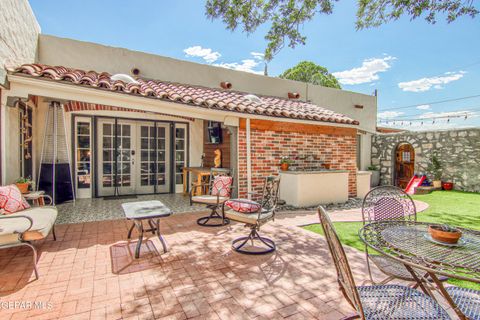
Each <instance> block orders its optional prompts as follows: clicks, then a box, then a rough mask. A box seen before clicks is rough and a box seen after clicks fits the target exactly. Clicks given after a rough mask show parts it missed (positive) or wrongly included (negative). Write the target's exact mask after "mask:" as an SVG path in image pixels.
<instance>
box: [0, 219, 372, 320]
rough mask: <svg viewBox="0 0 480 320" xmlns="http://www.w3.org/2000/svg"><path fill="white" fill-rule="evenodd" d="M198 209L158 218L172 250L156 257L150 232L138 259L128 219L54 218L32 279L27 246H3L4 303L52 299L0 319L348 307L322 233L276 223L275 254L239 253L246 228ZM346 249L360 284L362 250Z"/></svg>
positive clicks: (295, 312) (333, 315) (265, 313)
mask: <svg viewBox="0 0 480 320" xmlns="http://www.w3.org/2000/svg"><path fill="white" fill-rule="evenodd" d="M198 216H199V214H181V215H176V216H172V217H169V218H166V219H163V220H162V227H163V229H162V232H163V234H164V235H165V238H166V240H167V243H168V247H169V252H168V253H161V254H159V253H158V252H161V245H160V242H159V241H158V239H155V238H154V237H151V238H150V240H149V241H148V242H146V243H145V244H144V245H143V247H142V253H141V257H140V259H138V260H135V259H133V258H132V256H133V250H134V245H135V243H134V242H133V243H130V245H129V244H128V242H127V241H126V240H127V239H126V235H127V230H128V225H127V223H126V221H123V220H114V221H102V222H89V223H81V224H69V225H58V226H57V241H53V239H52V238H51V236H50V237H49V238H48V239H47V240H45V241H42V242H39V243H37V244H36V246H37V247H38V248H39V257H40V258H39V262H38V267H39V272H40V279H39V280H36V281H35V280H34V275H33V269H32V263H31V262H32V261H31V259H32V254H31V251H30V250H29V249H27V248H11V249H4V250H0V301H1V302H14V301H32V302H33V301H36V302H45V303H47V302H48V303H50V304H51V308H47V309H34V308H29V309H28V308H27V309H20V308H13V309H9V308H1V310H0V319H26V318H27V317H28V318H29V319H82V320H83V319H186V318H192V319H284V318H287V319H311V318H317V319H338V318H341V317H343V316H344V315H345V314H348V313H350V312H351V310H352V309H351V308H350V306H349V305H348V304H347V303H346V301H345V300H344V299H343V297H342V295H341V293H340V292H339V291H338V287H337V284H336V275H335V270H334V268H333V266H332V263H331V260H330V257H329V254H328V251H327V247H326V243H325V242H324V240H323V238H322V237H320V236H318V235H316V234H314V233H310V232H308V231H305V230H302V229H300V228H297V227H294V226H285V225H284V224H283V225H282V224H281V223H278V222H274V223H270V224H269V225H267V226H265V228H264V230H262V232H263V233H264V235H267V236H269V237H271V238H272V239H274V240H275V241H276V243H277V246H278V250H277V251H276V253H274V254H270V255H265V256H248V255H241V254H238V253H236V252H234V251H232V250H231V247H230V245H231V241H232V239H233V238H235V237H236V236H239V235H245V234H246V233H247V232H248V231H247V230H246V229H245V228H244V227H243V225H240V224H232V225H230V226H226V227H221V228H205V227H199V226H197V225H196V222H195V221H196V218H197V217H198ZM155 248H157V249H158V252H157V250H156V249H155ZM347 252H348V253H349V257H350V263H351V265H352V268H353V269H354V270H355V273H356V275H357V276H358V278H359V279H360V280H359V281H358V284H361V279H363V280H364V279H366V276H365V264H364V258H363V254H361V253H358V252H356V251H353V250H348V249H347Z"/></svg>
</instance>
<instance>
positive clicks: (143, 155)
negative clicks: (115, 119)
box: [136, 122, 171, 193]
mask: <svg viewBox="0 0 480 320" xmlns="http://www.w3.org/2000/svg"><path fill="white" fill-rule="evenodd" d="M137 137H138V139H137V142H138V146H139V148H137V150H138V149H139V150H138V157H137V158H138V161H139V165H138V166H137V172H136V175H137V177H139V179H137V183H136V193H154V192H159V193H166V192H169V191H170V175H171V174H170V124H169V123H158V122H157V123H153V122H139V123H137ZM155 181H157V184H156V190H155Z"/></svg>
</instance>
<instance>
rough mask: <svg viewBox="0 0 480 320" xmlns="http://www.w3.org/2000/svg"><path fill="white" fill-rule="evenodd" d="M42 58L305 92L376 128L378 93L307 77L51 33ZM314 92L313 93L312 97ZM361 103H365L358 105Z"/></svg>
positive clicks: (270, 91) (251, 88) (257, 90)
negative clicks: (291, 77)
mask: <svg viewBox="0 0 480 320" xmlns="http://www.w3.org/2000/svg"><path fill="white" fill-rule="evenodd" d="M38 61H39V62H40V63H44V64H50V65H63V66H68V67H75V68H80V69H85V70H95V71H107V72H110V73H112V74H115V73H127V74H129V73H130V70H131V69H132V68H133V67H136V68H139V69H140V71H141V74H140V75H141V76H142V77H145V78H152V79H160V80H166V81H172V82H180V83H188V84H194V85H201V86H206V87H212V88H218V87H219V83H220V82H221V81H229V82H231V83H232V84H233V89H234V90H239V91H244V92H251V93H254V94H263V95H273V96H279V97H284V98H286V97H287V94H288V92H299V93H300V94H301V98H302V99H308V100H311V101H312V102H313V103H315V104H317V105H319V106H322V107H325V108H328V109H330V110H334V111H337V112H340V113H343V114H346V115H348V116H350V117H352V118H354V119H356V120H358V121H360V129H364V130H367V131H375V124H376V98H375V97H374V96H369V95H364V94H359V93H354V92H349V91H345V90H338V89H332V88H325V87H322V86H314V85H308V86H307V85H306V84H305V83H301V82H297V81H290V80H283V79H279V78H276V77H265V76H262V75H256V74H252V73H247V72H240V71H234V70H229V69H225V68H220V67H213V66H209V65H204V64H198V63H193V62H188V61H183V60H178V59H172V58H168V57H162V56H157V55H152V54H148V53H143V52H138V51H132V50H127V49H123V48H115V47H108V46H104V45H100V44H95V43H90V42H83V41H77V40H71V39H65V38H58V37H54V36H49V35H40V38H39V54H38ZM307 93H308V97H307ZM355 104H360V105H363V106H364V108H363V109H356V108H355V107H354V105H355Z"/></svg>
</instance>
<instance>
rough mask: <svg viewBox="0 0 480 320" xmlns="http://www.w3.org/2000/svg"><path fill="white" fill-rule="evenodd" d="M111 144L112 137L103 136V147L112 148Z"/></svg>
mask: <svg viewBox="0 0 480 320" xmlns="http://www.w3.org/2000/svg"><path fill="white" fill-rule="evenodd" d="M112 146H113V144H112V138H110V137H103V147H104V148H107V149H110V148H112Z"/></svg>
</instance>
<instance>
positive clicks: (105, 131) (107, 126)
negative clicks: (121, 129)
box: [103, 123, 113, 136]
mask: <svg viewBox="0 0 480 320" xmlns="http://www.w3.org/2000/svg"><path fill="white" fill-rule="evenodd" d="M112 134H113V132H112V125H111V124H110V123H104V124H103V135H104V136H111V135H112Z"/></svg>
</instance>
